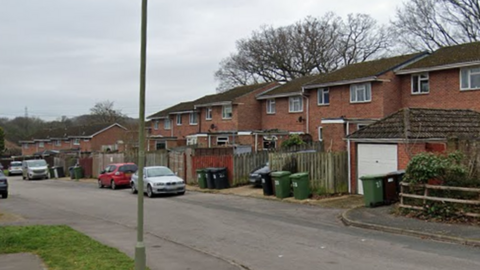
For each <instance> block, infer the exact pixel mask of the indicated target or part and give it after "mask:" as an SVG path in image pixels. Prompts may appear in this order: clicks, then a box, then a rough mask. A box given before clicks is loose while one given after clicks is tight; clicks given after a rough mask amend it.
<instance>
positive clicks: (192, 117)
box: [189, 112, 198, 126]
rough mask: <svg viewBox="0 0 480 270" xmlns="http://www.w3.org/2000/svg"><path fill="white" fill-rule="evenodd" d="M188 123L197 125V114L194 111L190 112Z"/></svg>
mask: <svg viewBox="0 0 480 270" xmlns="http://www.w3.org/2000/svg"><path fill="white" fill-rule="evenodd" d="M189 118H190V125H192V126H193V125H198V114H197V113H196V112H192V113H190V116H189Z"/></svg>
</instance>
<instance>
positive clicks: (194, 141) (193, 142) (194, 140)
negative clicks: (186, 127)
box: [187, 137, 198, 145]
mask: <svg viewBox="0 0 480 270" xmlns="http://www.w3.org/2000/svg"><path fill="white" fill-rule="evenodd" d="M197 144H198V138H197V137H187V145H197Z"/></svg>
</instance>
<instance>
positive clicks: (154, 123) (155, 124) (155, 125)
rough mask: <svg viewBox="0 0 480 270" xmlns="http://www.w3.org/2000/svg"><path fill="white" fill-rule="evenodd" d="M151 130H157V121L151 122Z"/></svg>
mask: <svg viewBox="0 0 480 270" xmlns="http://www.w3.org/2000/svg"><path fill="white" fill-rule="evenodd" d="M153 129H155V130H158V120H156V121H155V122H153Z"/></svg>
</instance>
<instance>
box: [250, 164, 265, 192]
mask: <svg viewBox="0 0 480 270" xmlns="http://www.w3.org/2000/svg"><path fill="white" fill-rule="evenodd" d="M265 173H270V167H269V164H268V162H267V163H265V164H263V165H262V166H260V167H257V168H255V169H254V170H253V171H252V172H251V173H250V177H249V180H250V183H251V184H253V185H254V186H261V185H262V176H261V174H265Z"/></svg>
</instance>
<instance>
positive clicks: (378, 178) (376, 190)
mask: <svg viewBox="0 0 480 270" xmlns="http://www.w3.org/2000/svg"><path fill="white" fill-rule="evenodd" d="M385 177H386V174H376V175H365V176H362V177H360V179H361V180H362V184H363V201H364V202H365V206H367V207H375V206H379V205H383V204H384V190H383V181H384V179H385Z"/></svg>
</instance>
